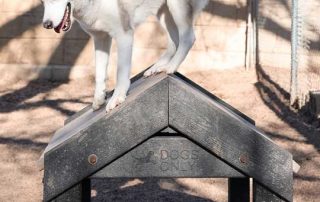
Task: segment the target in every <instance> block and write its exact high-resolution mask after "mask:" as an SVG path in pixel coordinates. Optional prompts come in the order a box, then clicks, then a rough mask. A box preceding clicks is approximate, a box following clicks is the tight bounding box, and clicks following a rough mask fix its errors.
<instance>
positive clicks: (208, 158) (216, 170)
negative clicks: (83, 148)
mask: <svg viewBox="0 0 320 202" xmlns="http://www.w3.org/2000/svg"><path fill="white" fill-rule="evenodd" d="M177 135H179V134H177ZM113 177H130V178H135V177H138V178H144V177H175V178H177V177H180V178H183V177H199V178H200V177H201V178H209V177H211V178H217V177H221V178H227V177H238V178H244V177H245V176H244V175H242V174H241V173H239V172H238V171H237V170H235V169H233V168H232V167H230V166H229V165H227V164H226V163H224V162H223V161H222V160H220V159H218V158H217V157H216V156H214V155H213V154H211V153H209V152H208V151H206V150H204V149H203V148H201V147H200V146H198V145H196V144H195V143H193V142H191V141H190V140H188V139H186V138H184V137H179V136H176V137H174V136H171V137H168V136H162V137H154V138H151V139H149V140H147V141H146V142H144V143H143V144H141V145H139V146H138V147H136V148H134V149H133V150H131V151H130V152H128V153H126V154H125V155H124V156H122V157H121V158H119V159H117V160H116V161H114V162H112V163H111V164H109V165H108V166H106V167H105V168H103V169H102V170H100V171H99V172H97V173H96V174H94V175H93V176H91V178H113Z"/></svg>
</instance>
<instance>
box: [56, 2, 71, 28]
mask: <svg viewBox="0 0 320 202" xmlns="http://www.w3.org/2000/svg"><path fill="white" fill-rule="evenodd" d="M70 27H71V4H70V3H68V4H67V7H66V10H65V11H64V16H63V18H62V20H61V22H60V24H59V25H58V26H57V27H55V28H54V31H55V32H57V33H60V32H61V30H62V31H65V32H66V31H68V30H69V29H70Z"/></svg>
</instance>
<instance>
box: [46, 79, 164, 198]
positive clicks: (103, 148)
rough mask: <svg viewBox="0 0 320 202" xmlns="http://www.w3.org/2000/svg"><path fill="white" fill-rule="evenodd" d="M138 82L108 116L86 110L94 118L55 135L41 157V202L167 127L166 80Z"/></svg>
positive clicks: (53, 196)
mask: <svg viewBox="0 0 320 202" xmlns="http://www.w3.org/2000/svg"><path fill="white" fill-rule="evenodd" d="M142 79H143V81H141V83H140V85H138V86H136V87H135V88H134V89H132V90H131V92H130V93H129V96H128V98H127V100H126V102H125V103H124V104H122V105H121V106H120V107H118V108H117V109H115V110H113V111H112V112H111V113H108V114H106V113H105V111H104V109H101V110H100V111H98V112H90V111H89V113H97V114H98V115H97V116H95V117H96V118H95V119H94V120H93V121H92V123H90V124H88V126H87V125H86V126H85V127H83V126H82V125H81V124H87V123H86V121H84V122H77V121H76V120H74V121H73V122H71V123H70V124H67V125H66V127H68V126H72V124H75V126H73V127H74V130H76V131H74V130H70V131H69V132H67V133H64V134H62V135H61V134H57V136H58V137H59V138H57V139H55V140H57V141H58V142H59V143H55V142H52V143H51V144H53V145H54V146H53V147H52V148H51V149H50V150H49V151H47V152H46V153H45V155H44V163H45V164H44V166H45V172H44V185H45V186H44V200H45V201H49V200H52V199H53V198H55V197H57V196H58V195H59V194H61V193H62V192H64V191H65V190H67V189H68V188H70V187H72V186H74V185H75V184H77V183H79V182H80V181H81V180H83V179H84V178H86V177H88V176H90V175H92V174H93V173H95V172H96V171H98V170H99V169H101V168H102V167H104V166H105V165H106V164H108V163H110V162H112V161H113V160H114V159H116V158H117V157H119V156H121V155H122V154H123V153H125V152H127V151H128V150H130V149H132V148H133V147H135V146H136V145H138V144H140V143H141V142H143V141H144V140H146V139H147V138H149V137H150V136H152V135H153V134H155V133H157V132H159V131H160V130H162V129H163V128H165V127H167V125H168V79H167V77H166V76H164V75H158V76H157V77H156V78H152V79H144V78H142ZM139 82H140V81H139ZM100 114H101V115H100ZM84 115H85V114H84ZM84 115H82V116H84ZM78 120H81V116H80V117H79V118H78ZM77 124H78V125H77ZM79 128H81V130H79ZM91 154H95V155H96V156H97V157H98V160H97V163H96V164H95V165H91V164H89V163H88V157H89V156H90V155H91ZM79 168H81V169H79Z"/></svg>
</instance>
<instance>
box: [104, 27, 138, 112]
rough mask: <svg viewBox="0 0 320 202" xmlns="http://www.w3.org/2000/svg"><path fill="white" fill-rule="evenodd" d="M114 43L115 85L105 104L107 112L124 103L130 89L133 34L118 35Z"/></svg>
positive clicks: (129, 32)
mask: <svg viewBox="0 0 320 202" xmlns="http://www.w3.org/2000/svg"><path fill="white" fill-rule="evenodd" d="M116 41H117V44H118V69H117V84H116V88H115V90H114V93H113V95H112V97H111V99H110V101H109V102H108V104H107V107H106V111H107V112H109V111H111V110H112V109H114V108H115V107H116V106H118V105H119V104H121V103H122V102H124V100H125V99H126V96H127V92H128V90H129V87H130V72H131V59H132V45H133V33H132V32H131V31H128V32H126V33H124V34H121V35H118V36H117V37H116Z"/></svg>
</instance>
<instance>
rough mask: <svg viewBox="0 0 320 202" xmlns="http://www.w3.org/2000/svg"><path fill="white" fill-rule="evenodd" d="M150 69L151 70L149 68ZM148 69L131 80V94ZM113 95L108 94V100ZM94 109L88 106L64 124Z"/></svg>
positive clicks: (111, 92) (110, 92)
mask: <svg viewBox="0 0 320 202" xmlns="http://www.w3.org/2000/svg"><path fill="white" fill-rule="evenodd" d="M148 69H149V68H148ZM148 69H146V70H144V71H143V72H140V73H139V74H137V75H135V76H134V77H133V78H131V79H130V82H131V85H130V89H129V92H130V91H131V90H132V89H133V88H135V87H136V86H137V85H138V84H140V82H137V81H139V80H143V79H145V78H144V77H143V74H144V72H145V71H147V70H148ZM112 94H113V90H112V91H109V92H107V94H106V100H107V99H109V98H110V97H111V96H112ZM91 108H92V106H91V104H90V105H88V106H86V107H85V108H83V109H82V110H80V111H79V112H77V113H75V114H74V115H72V116H70V117H69V118H68V119H66V120H65V121H64V124H65V125H67V124H69V123H70V122H71V121H73V120H75V119H77V118H78V117H80V116H81V115H83V114H84V113H86V112H88V111H89V110H90V109H91ZM101 108H104V106H102V107H101Z"/></svg>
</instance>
